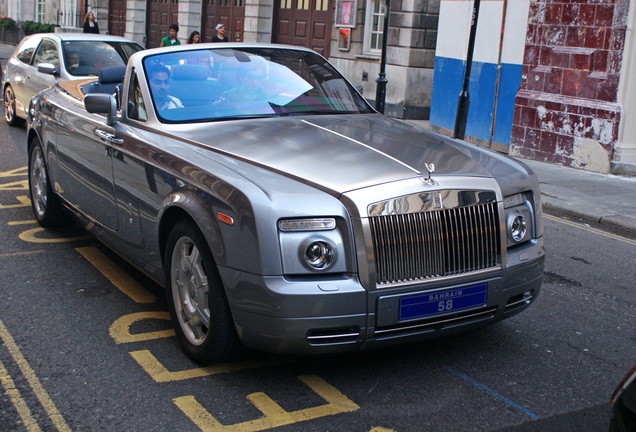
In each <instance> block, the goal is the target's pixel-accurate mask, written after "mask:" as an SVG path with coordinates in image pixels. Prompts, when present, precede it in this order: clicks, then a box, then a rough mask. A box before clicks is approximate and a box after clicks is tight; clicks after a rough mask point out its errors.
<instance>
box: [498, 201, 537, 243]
mask: <svg viewBox="0 0 636 432" xmlns="http://www.w3.org/2000/svg"><path fill="white" fill-rule="evenodd" d="M531 196H532V195H531V193H530V192H524V193H520V194H516V195H511V196H508V197H505V198H504V211H505V213H506V232H507V244H508V247H511V246H515V245H518V244H520V243H523V242H525V241H527V240H530V239H531V238H532V237H533V229H534V211H533V207H532V200H530V199H529V198H530V197H531Z"/></svg>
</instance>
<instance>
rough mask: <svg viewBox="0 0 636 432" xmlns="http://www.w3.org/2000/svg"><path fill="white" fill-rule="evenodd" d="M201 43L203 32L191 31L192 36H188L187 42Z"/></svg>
mask: <svg viewBox="0 0 636 432" xmlns="http://www.w3.org/2000/svg"><path fill="white" fill-rule="evenodd" d="M198 43H201V33H199V32H198V31H196V30H195V31H193V32H192V33H190V37H189V38H188V42H187V44H188V45H190V44H198Z"/></svg>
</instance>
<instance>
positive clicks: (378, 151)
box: [301, 120, 422, 175]
mask: <svg viewBox="0 0 636 432" xmlns="http://www.w3.org/2000/svg"><path fill="white" fill-rule="evenodd" d="M301 121H302V122H303V123H306V124H308V125H309V126H313V127H317V128H318V129H322V130H324V131H326V132H329V133H332V134H334V135H337V136H339V137H340V138H344V139H346V140H349V141H351V142H354V143H356V144H359V145H361V146H363V147H365V148H368V149H369V150H373V151H374V152H376V153H378V154H381V155H382V156H384V157H386V158H389V159H391V160H392V161H393V162H397V163H399V164H400V165H402V166H403V167H405V168H408V169H410V170H411V171H413V172H414V173H416V174H417V175H422V173H421V172H420V171H418V170H416V169H415V168H413V167H412V166H410V165H407V164H405V163H404V162H402V161H401V160H399V159H396V158H394V157H393V156H390V155H388V154H386V153H384V152H382V151H380V150H378V149H375V148H373V147H371V146H369V145H367V144H365V143H361V142H360V141H357V140H354V139H353V138H351V137H348V136H346V135H342V134H340V133H338V132H334V131H332V130H331V129H327V128H326V127H323V126H318V125H317V124H313V123H310V122H308V121H307V120H301Z"/></svg>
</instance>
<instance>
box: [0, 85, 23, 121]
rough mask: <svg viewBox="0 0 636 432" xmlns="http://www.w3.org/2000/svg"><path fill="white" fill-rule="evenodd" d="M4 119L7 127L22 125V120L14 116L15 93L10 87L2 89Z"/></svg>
mask: <svg viewBox="0 0 636 432" xmlns="http://www.w3.org/2000/svg"><path fill="white" fill-rule="evenodd" d="M4 119H5V120H6V121H7V123H8V124H9V126H20V125H21V124H22V123H23V120H22V119H21V118H18V116H16V108H15V93H14V92H13V87H11V86H10V85H8V86H7V87H6V88H5V89H4Z"/></svg>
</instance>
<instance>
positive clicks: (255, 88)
mask: <svg viewBox="0 0 636 432" xmlns="http://www.w3.org/2000/svg"><path fill="white" fill-rule="evenodd" d="M235 74H236V77H237V78H238V80H237V85H236V87H234V88H232V89H230V90H227V91H225V92H223V94H222V95H221V97H220V98H219V100H218V101H216V102H214V104H215V105H218V104H237V105H241V104H242V105H245V104H250V103H253V102H259V103H261V102H267V99H268V97H269V96H271V95H272V94H273V93H274V89H273V88H271V83H270V82H269V81H268V78H267V76H268V73H267V67H266V65H265V64H264V61H263V59H262V58H260V57H253V58H252V59H251V62H250V63H247V64H244V65H243V67H242V68H240V69H238V70H237V71H236V72H235Z"/></svg>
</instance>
